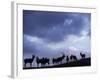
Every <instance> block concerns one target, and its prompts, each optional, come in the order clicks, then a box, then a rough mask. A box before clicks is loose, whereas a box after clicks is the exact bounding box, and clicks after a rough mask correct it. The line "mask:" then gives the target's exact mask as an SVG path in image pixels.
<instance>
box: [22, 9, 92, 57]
mask: <svg viewBox="0 0 100 80" xmlns="http://www.w3.org/2000/svg"><path fill="white" fill-rule="evenodd" d="M90 28H91V14H90V13H75V12H51V11H50V12H49V11H31V10H23V43H24V44H23V52H24V55H25V56H28V55H32V54H35V55H37V56H47V57H48V56H49V57H50V56H57V55H60V54H61V52H64V53H65V54H70V53H73V54H76V55H77V54H79V52H80V51H83V52H85V53H87V55H88V56H90V52H91V49H90V48H91V47H90V39H91V29H90Z"/></svg>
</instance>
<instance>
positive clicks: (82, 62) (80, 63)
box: [23, 58, 91, 69]
mask: <svg viewBox="0 0 100 80" xmlns="http://www.w3.org/2000/svg"><path fill="white" fill-rule="evenodd" d="M81 66H91V58H86V59H81V60H78V61H73V62H69V63H63V64H59V65H53V66H45V67H26V68H23V69H41V68H62V67H81Z"/></svg>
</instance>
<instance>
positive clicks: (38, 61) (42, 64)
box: [36, 57, 50, 67]
mask: <svg viewBox="0 0 100 80" xmlns="http://www.w3.org/2000/svg"><path fill="white" fill-rule="evenodd" d="M49 61H50V60H49V59H48V58H44V57H43V58H41V59H40V58H39V57H36V63H37V67H39V64H41V67H42V66H45V65H46V63H47V64H48V65H49Z"/></svg>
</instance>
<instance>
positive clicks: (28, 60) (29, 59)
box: [24, 55, 35, 67]
mask: <svg viewBox="0 0 100 80" xmlns="http://www.w3.org/2000/svg"><path fill="white" fill-rule="evenodd" d="M34 58H35V55H32V58H26V59H24V66H25V67H26V64H27V63H29V64H30V67H32V62H33V61H34Z"/></svg>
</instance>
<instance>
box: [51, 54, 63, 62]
mask: <svg viewBox="0 0 100 80" xmlns="http://www.w3.org/2000/svg"><path fill="white" fill-rule="evenodd" d="M64 58H65V55H64V54H63V55H62V56H61V57H58V58H53V59H52V63H53V64H54V63H59V62H60V63H62V60H63V59H64Z"/></svg>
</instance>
